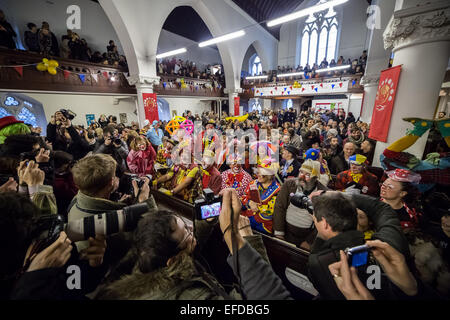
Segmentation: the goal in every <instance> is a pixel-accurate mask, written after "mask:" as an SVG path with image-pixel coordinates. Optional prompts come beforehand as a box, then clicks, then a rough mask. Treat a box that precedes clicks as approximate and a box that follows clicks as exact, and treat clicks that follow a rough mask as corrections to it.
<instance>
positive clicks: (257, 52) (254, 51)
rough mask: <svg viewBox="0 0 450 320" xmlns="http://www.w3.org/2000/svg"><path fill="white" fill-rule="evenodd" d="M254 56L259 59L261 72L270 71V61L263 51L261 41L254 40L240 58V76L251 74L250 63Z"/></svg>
mask: <svg viewBox="0 0 450 320" xmlns="http://www.w3.org/2000/svg"><path fill="white" fill-rule="evenodd" d="M256 56H258V57H259V58H260V59H261V65H262V71H263V72H264V71H269V70H270V61H269V58H268V56H267V54H266V52H265V50H264V46H263V45H262V44H261V41H259V40H255V41H253V42H252V43H251V44H250V45H249V46H248V49H247V50H246V51H245V54H244V56H243V57H242V63H241V72H240V74H242V75H243V74H247V73H251V68H252V64H253V63H252V61H253V59H254V58H255V57H256Z"/></svg>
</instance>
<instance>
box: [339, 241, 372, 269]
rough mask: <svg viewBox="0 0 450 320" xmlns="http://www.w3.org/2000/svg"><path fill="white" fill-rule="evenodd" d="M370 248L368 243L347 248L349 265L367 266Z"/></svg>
mask: <svg viewBox="0 0 450 320" xmlns="http://www.w3.org/2000/svg"><path fill="white" fill-rule="evenodd" d="M370 250H371V248H370V247H369V246H368V245H367V244H363V245H361V246H357V247H353V248H347V249H345V253H346V254H347V258H348V262H349V265H350V266H352V267H355V268H357V267H362V266H365V265H366V264H367V263H368V262H369V252H370Z"/></svg>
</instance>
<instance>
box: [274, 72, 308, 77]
mask: <svg viewBox="0 0 450 320" xmlns="http://www.w3.org/2000/svg"><path fill="white" fill-rule="evenodd" d="M302 74H305V73H304V72H292V73H283V74H279V75H277V78H285V77H293V76H300V75H302Z"/></svg>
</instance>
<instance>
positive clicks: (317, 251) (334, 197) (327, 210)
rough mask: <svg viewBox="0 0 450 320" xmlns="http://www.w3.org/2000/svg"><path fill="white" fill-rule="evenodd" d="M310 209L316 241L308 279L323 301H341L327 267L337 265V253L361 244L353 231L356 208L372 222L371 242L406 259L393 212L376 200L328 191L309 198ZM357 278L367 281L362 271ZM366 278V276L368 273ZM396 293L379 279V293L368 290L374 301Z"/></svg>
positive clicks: (406, 251)
mask: <svg viewBox="0 0 450 320" xmlns="http://www.w3.org/2000/svg"><path fill="white" fill-rule="evenodd" d="M312 202H313V206H314V215H313V220H314V224H315V226H316V229H317V232H318V237H317V239H316V240H315V242H314V244H313V246H312V249H311V255H310V256H309V260H308V266H309V278H310V280H311V282H312V283H313V285H314V287H315V288H316V289H317V291H319V293H320V296H321V297H322V298H324V299H334V300H336V299H344V296H343V295H342V294H341V292H340V291H339V289H338V288H337V287H336V284H335V282H334V280H333V278H332V275H331V274H330V272H329V271H328V266H329V265H330V264H332V263H334V262H337V261H340V255H339V250H345V249H346V248H352V247H355V246H359V245H362V244H364V243H365V241H364V235H363V233H362V232H360V231H357V230H356V226H357V213H356V208H358V209H360V210H362V211H364V212H365V213H366V215H367V217H368V218H369V220H370V221H372V223H373V226H374V230H375V233H374V234H373V235H372V239H374V240H375V239H379V240H381V241H384V242H387V243H388V244H389V245H391V246H392V247H393V248H395V249H396V250H397V251H399V252H400V253H402V254H403V255H404V256H405V258H406V260H407V261H408V260H409V259H410V252H409V247H408V242H407V240H406V238H405V235H404V234H403V232H402V229H401V227H400V221H399V220H398V217H397V215H396V213H395V211H393V209H392V208H391V207H390V206H389V205H386V204H385V203H383V202H381V201H379V200H378V199H376V198H372V197H369V196H363V195H355V194H354V195H351V196H348V195H345V194H343V193H341V192H336V191H332V192H330V191H328V192H326V193H325V194H321V195H320V196H315V197H313V198H312ZM358 271H359V274H360V278H362V279H364V278H363V277H364V276H365V279H367V277H368V274H367V272H366V270H365V268H363V267H362V268H361V269H359V270H358ZM369 275H370V273H369ZM397 293H398V290H396V288H395V287H393V286H392V283H390V281H389V280H388V279H387V278H385V277H383V279H382V280H381V290H372V294H373V295H374V296H375V297H380V296H382V297H383V298H384V299H389V298H390V297H391V298H392V295H394V296H395V295H396V294H397Z"/></svg>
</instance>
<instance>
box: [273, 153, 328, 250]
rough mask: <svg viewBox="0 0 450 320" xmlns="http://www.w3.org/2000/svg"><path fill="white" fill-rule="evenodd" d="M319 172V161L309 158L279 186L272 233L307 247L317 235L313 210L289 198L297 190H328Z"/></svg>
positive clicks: (305, 191) (307, 193)
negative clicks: (309, 210)
mask: <svg viewBox="0 0 450 320" xmlns="http://www.w3.org/2000/svg"><path fill="white" fill-rule="evenodd" d="M319 175H320V163H319V162H318V161H313V160H311V159H308V160H306V161H305V162H304V163H303V165H302V166H301V168H300V174H299V176H298V178H293V179H288V180H286V181H285V182H284V184H283V185H282V186H281V190H280V193H279V194H278V196H277V200H276V201H275V207H274V212H273V228H274V234H275V237H277V238H280V239H283V240H286V241H288V242H290V243H293V244H295V245H296V246H301V247H303V248H305V249H309V248H310V246H311V244H312V242H313V241H314V238H315V235H316V232H315V230H314V228H313V226H314V225H313V219H312V214H311V213H310V212H308V210H307V208H306V207H304V206H303V205H302V207H297V206H295V205H294V204H293V202H292V198H293V197H295V195H294V194H295V193H296V192H302V193H303V194H304V195H306V196H308V195H310V194H311V193H312V192H315V191H318V190H328V188H327V187H326V186H324V185H323V184H321V183H320V182H319V180H318V179H319Z"/></svg>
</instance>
